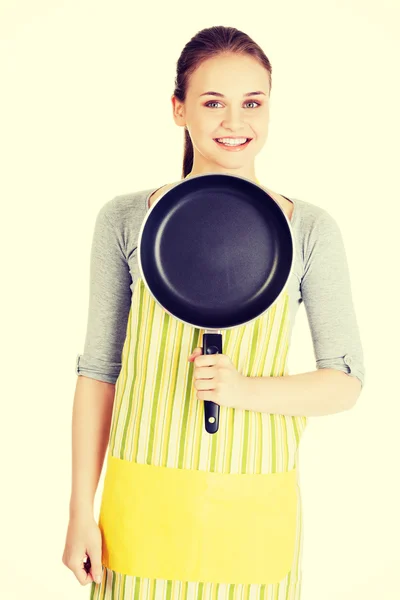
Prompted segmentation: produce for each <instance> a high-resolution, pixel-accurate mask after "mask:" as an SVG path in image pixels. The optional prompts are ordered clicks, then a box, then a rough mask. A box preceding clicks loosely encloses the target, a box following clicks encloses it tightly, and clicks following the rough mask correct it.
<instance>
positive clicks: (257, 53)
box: [174, 25, 272, 179]
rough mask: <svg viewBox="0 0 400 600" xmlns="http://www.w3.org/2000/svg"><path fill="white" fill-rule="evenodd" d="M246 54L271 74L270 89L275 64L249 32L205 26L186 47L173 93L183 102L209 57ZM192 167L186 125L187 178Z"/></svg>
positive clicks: (184, 166) (178, 66)
mask: <svg viewBox="0 0 400 600" xmlns="http://www.w3.org/2000/svg"><path fill="white" fill-rule="evenodd" d="M231 53H232V54H240V55H244V54H247V55H249V56H253V57H254V58H255V59H257V60H258V61H259V62H260V64H261V65H262V66H264V67H265V68H266V69H267V71H268V73H269V87H270V92H271V86H272V81H271V76H272V67H271V63H270V62H269V60H268V58H267V56H266V55H265V54H264V52H263V50H262V49H261V48H260V46H259V45H258V44H256V42H254V41H253V40H252V39H251V38H250V37H249V36H248V35H247V34H246V33H243V31H239V30H238V29H235V28H234V27H224V26H222V25H218V26H215V27H209V28H208V29H202V30H201V31H199V32H198V33H196V35H195V36H193V37H192V39H191V40H190V41H189V42H188V43H187V44H186V46H185V47H184V48H183V50H182V52H181V55H180V57H179V59H178V62H177V65H176V77H175V89H174V96H175V97H176V98H177V99H178V100H179V101H180V102H184V101H185V98H186V93H187V88H188V83H189V79H190V76H191V75H192V73H193V72H194V71H195V70H196V69H197V68H198V67H199V66H200V65H201V63H202V62H204V61H205V60H207V59H209V58H213V57H216V56H218V55H220V54H231ZM192 167H193V144H192V140H191V139H190V135H189V131H188V130H187V128H186V127H185V141H184V151H183V165H182V179H184V178H185V177H186V175H187V174H188V173H190V171H191V170H192Z"/></svg>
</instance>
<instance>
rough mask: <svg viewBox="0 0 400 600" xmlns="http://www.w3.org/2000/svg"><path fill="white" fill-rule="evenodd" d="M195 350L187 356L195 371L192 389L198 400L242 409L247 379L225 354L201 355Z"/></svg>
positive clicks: (200, 349) (198, 350)
mask: <svg viewBox="0 0 400 600" xmlns="http://www.w3.org/2000/svg"><path fill="white" fill-rule="evenodd" d="M202 352H203V351H202V348H195V349H194V350H193V352H192V354H191V355H190V356H189V359H188V360H189V361H190V362H193V361H194V365H195V369H194V372H193V376H194V387H195V388H196V390H197V394H196V395H197V398H198V399H199V400H210V401H211V402H215V404H219V405H220V406H226V407H229V408H241V409H242V408H243V407H244V404H245V397H246V388H247V377H246V376H245V375H242V374H241V373H239V372H238V371H237V370H236V368H235V366H234V365H233V364H232V361H231V359H230V358H229V356H227V355H226V354H203V353H202Z"/></svg>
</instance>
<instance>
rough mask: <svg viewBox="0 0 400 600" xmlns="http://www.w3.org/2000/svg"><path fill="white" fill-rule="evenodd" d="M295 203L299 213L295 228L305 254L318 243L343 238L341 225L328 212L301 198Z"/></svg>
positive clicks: (294, 224)
mask: <svg viewBox="0 0 400 600" xmlns="http://www.w3.org/2000/svg"><path fill="white" fill-rule="evenodd" d="M293 201H294V202H295V203H296V211H297V214H296V219H295V221H294V223H293V227H294V229H295V232H296V235H297V238H298V239H299V241H300V243H301V246H302V247H303V250H304V251H305V254H306V253H307V251H310V249H311V247H312V246H313V245H314V244H315V243H317V242H320V241H322V242H323V241H324V240H327V239H329V238H330V237H331V238H332V240H331V241H333V239H334V238H338V237H339V238H341V231H340V228H339V224H338V222H337V220H336V219H335V217H333V215H332V214H331V213H330V212H329V211H328V210H326V209H325V208H323V207H322V206H318V205H316V204H313V203H312V202H307V201H306V200H302V199H299V198H297V199H296V198H293Z"/></svg>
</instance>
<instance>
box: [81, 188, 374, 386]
mask: <svg viewBox="0 0 400 600" xmlns="http://www.w3.org/2000/svg"><path fill="white" fill-rule="evenodd" d="M156 189H158V188H152V189H150V190H144V191H139V192H133V193H130V194H126V195H120V196H116V197H114V198H113V199H112V200H109V201H108V202H106V203H105V204H104V205H103V206H102V207H101V209H100V211H99V213H98V214H97V218H96V221H95V226H94V233H93V239H92V247H91V255H90V282H89V309H88V319H87V329H86V338H85V343H84V350H83V354H78V355H77V357H76V364H75V372H76V373H77V375H84V376H86V377H91V378H93V379H97V380H99V381H105V382H108V383H116V381H117V378H118V375H119V372H120V370H121V356H122V348H123V345H124V341H125V336H126V329H127V322H128V315H129V309H130V305H131V298H132V293H133V289H134V287H135V285H136V282H137V278H138V277H139V268H138V264H137V242H138V233H139V230H140V227H141V225H142V222H143V220H144V218H145V215H146V212H147V210H148V200H149V197H150V195H151V194H152V193H153V192H154V191H155V190H156ZM289 200H291V202H293V204H294V210H293V213H292V217H291V227H292V232H293V238H294V243H295V259H294V263H293V268H292V272H291V275H290V277H289V280H288V292H289V312H290V336H291V334H292V330H293V326H294V323H295V318H296V314H297V311H298V308H299V306H300V305H301V303H302V302H304V306H305V310H306V314H307V319H308V323H309V326H310V331H311V338H312V343H313V347H314V355H315V360H316V368H317V369H323V368H330V369H338V370H340V371H343V372H345V373H347V374H348V375H350V376H353V377H357V378H358V379H359V380H360V381H361V385H362V386H363V385H364V381H365V368H364V358H363V349H362V344H361V339H360V334H359V328H358V324H357V319H356V315H355V311H354V305H353V299H352V292H351V284H350V274H349V268H348V263H347V257H346V252H345V248H344V243H343V238H342V235H341V232H340V229H339V226H338V224H337V222H336V221H335V219H334V218H333V217H332V216H331V215H330V214H329V213H328V212H327V211H326V210H325V209H323V208H321V207H318V206H316V205H314V204H311V203H309V202H306V201H305V200H299V199H292V198H289ZM289 339H290V337H289Z"/></svg>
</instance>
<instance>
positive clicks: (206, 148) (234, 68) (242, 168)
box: [172, 54, 270, 177]
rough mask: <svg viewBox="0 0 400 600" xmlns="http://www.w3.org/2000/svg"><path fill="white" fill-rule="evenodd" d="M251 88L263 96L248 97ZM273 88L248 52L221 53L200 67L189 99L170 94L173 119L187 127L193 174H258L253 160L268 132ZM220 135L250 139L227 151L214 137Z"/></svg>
mask: <svg viewBox="0 0 400 600" xmlns="http://www.w3.org/2000/svg"><path fill="white" fill-rule="evenodd" d="M207 92H216V93H218V94H222V95H223V97H222V96H218V95H215V94H207ZM250 92H263V94H261V93H258V94H255V93H254V94H253V93H252V94H251V95H249V96H247V94H249V93H250ZM269 92H270V90H269V74H268V71H267V70H266V69H265V67H263V66H262V65H261V64H260V63H259V62H258V61H257V60H256V59H254V58H252V57H251V56H248V55H244V56H239V55H234V54H230V55H225V56H217V57H215V58H211V59H208V60H206V61H205V62H203V63H202V64H201V65H200V66H199V67H198V68H197V69H196V71H195V72H194V73H193V74H192V76H191V78H190V81H189V87H188V90H187V95H186V101H185V102H184V103H181V102H179V101H178V100H177V99H176V98H175V97H173V98H172V103H173V107H174V120H175V123H176V124H177V125H179V126H184V125H186V127H187V129H188V131H189V134H190V137H191V140H192V143H193V150H194V161H193V169H192V172H193V173H195V174H198V173H201V172H207V171H213V172H228V173H229V172H231V174H232V175H242V176H244V177H251V176H254V159H255V157H256V155H257V154H258V153H259V152H260V150H261V149H262V147H263V146H264V144H265V141H266V139H267V136H268V124H269ZM204 94H205V95H204ZM221 137H245V138H252V140H251V142H250V143H249V144H247V146H245V147H244V149H241V150H238V151H229V150H225V148H224V147H223V146H221V145H220V144H218V143H217V142H216V141H215V138H221Z"/></svg>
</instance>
